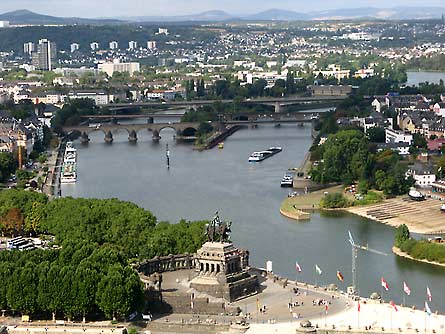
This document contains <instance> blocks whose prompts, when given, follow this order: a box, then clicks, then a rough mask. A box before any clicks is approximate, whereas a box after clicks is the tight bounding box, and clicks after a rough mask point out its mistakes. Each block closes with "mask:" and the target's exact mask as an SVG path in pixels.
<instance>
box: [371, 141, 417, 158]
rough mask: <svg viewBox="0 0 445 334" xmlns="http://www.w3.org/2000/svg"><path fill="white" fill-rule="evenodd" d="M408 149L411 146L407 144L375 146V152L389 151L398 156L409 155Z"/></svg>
mask: <svg viewBox="0 0 445 334" xmlns="http://www.w3.org/2000/svg"><path fill="white" fill-rule="evenodd" d="M410 147H411V145H410V144H408V143H379V144H377V151H379V152H380V151H384V150H391V151H394V152H397V153H398V154H399V155H409V154H410V153H409V148H410Z"/></svg>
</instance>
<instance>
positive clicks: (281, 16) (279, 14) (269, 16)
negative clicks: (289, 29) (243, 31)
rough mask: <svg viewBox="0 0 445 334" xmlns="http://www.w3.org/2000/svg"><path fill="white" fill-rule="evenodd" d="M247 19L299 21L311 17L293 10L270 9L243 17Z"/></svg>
mask: <svg viewBox="0 0 445 334" xmlns="http://www.w3.org/2000/svg"><path fill="white" fill-rule="evenodd" d="M243 18H244V19H246V20H252V21H255V20H258V21H299V20H307V19H309V16H308V14H304V13H297V12H294V11H291V10H282V9H269V10H266V11H264V12H261V13H257V14H253V15H249V16H245V17H243Z"/></svg>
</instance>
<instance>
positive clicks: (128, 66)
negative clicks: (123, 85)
mask: <svg viewBox="0 0 445 334" xmlns="http://www.w3.org/2000/svg"><path fill="white" fill-rule="evenodd" d="M97 68H98V70H99V71H100V72H105V73H106V74H107V75H108V76H110V77H112V76H113V74H114V72H119V73H125V72H126V73H129V74H130V76H133V74H134V72H139V71H140V65H139V63H136V62H134V63H120V62H117V61H115V62H113V63H103V64H99V65H98V66H97Z"/></svg>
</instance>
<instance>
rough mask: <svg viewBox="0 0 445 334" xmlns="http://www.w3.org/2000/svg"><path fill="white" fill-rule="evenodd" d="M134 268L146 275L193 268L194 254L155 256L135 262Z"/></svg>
mask: <svg viewBox="0 0 445 334" xmlns="http://www.w3.org/2000/svg"><path fill="white" fill-rule="evenodd" d="M134 268H135V269H136V270H137V271H138V272H140V273H142V274H144V275H146V276H150V275H152V274H154V273H163V272H166V271H175V270H184V269H193V268H195V254H179V255H169V256H157V257H155V258H153V259H150V260H145V261H143V262H139V263H137V264H135V265H134Z"/></svg>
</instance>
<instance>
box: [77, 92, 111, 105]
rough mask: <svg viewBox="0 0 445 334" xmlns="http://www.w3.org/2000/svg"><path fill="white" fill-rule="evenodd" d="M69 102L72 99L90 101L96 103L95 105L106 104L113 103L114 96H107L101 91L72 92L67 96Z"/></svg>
mask: <svg viewBox="0 0 445 334" xmlns="http://www.w3.org/2000/svg"><path fill="white" fill-rule="evenodd" d="M68 98H69V99H70V100H73V99H92V100H94V102H96V105H103V104H108V103H110V102H112V101H113V99H114V96H113V95H109V94H107V93H105V92H104V91H101V90H91V91H73V92H70V93H69V94H68Z"/></svg>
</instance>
